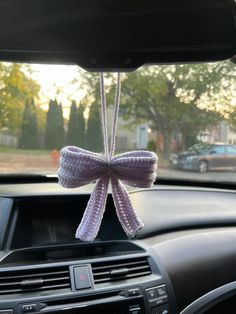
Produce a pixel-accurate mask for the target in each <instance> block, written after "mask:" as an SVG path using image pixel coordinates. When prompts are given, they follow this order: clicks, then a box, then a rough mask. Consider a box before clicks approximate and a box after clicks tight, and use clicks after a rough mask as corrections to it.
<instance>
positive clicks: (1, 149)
mask: <svg viewBox="0 0 236 314" xmlns="http://www.w3.org/2000/svg"><path fill="white" fill-rule="evenodd" d="M50 153H51V151H49V150H42V149H20V148H15V147H7V146H0V154H15V155H40V156H49V155H50Z"/></svg>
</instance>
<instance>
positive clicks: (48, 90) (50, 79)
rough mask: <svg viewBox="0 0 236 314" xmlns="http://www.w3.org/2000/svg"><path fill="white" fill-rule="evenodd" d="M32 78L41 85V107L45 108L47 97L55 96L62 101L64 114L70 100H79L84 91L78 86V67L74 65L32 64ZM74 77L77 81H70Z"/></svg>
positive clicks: (52, 97) (66, 111) (66, 112)
mask: <svg viewBox="0 0 236 314" xmlns="http://www.w3.org/2000/svg"><path fill="white" fill-rule="evenodd" d="M31 68H32V70H33V74H32V76H33V78H34V79H35V80H37V81H38V82H39V84H40V85H41V95H40V97H41V99H42V103H43V104H44V105H43V108H45V109H47V106H48V99H54V98H55V97H56V98H57V100H58V101H59V102H61V103H62V105H63V107H64V111H65V115H67V114H68V109H69V107H70V104H71V100H75V101H77V102H79V101H80V100H81V99H82V98H83V97H84V96H85V92H84V91H83V90H82V88H81V87H80V74H79V67H78V66H74V65H46V64H33V65H31ZM74 79H76V80H78V83H76V84H72V83H71V82H72V81H73V80H74Z"/></svg>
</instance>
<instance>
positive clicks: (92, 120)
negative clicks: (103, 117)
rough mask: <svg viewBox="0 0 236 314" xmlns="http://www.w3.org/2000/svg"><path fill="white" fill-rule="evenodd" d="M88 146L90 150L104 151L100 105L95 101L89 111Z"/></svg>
mask: <svg viewBox="0 0 236 314" xmlns="http://www.w3.org/2000/svg"><path fill="white" fill-rule="evenodd" d="M87 147H88V149H89V150H91V151H95V152H102V150H103V140H102V129H101V121H100V114H99V107H98V105H97V104H96V103H95V102H94V103H93V104H92V105H91V107H90V111H89V118H88V128H87Z"/></svg>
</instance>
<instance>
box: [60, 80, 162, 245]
mask: <svg viewBox="0 0 236 314" xmlns="http://www.w3.org/2000/svg"><path fill="white" fill-rule="evenodd" d="M101 94H102V122H103V136H104V151H105V154H104V155H102V154H98V153H93V152H90V151H87V150H84V149H81V148H78V147H75V146H68V147H65V148H63V149H62V150H61V156H60V167H59V171H58V177H59V184H60V185H61V186H63V187H65V188H77V187H80V186H83V185H86V184H89V183H91V182H94V181H96V185H95V187H94V190H93V192H92V194H91V196H90V199H89V202H88V204H87V207H86V210H85V212H84V215H83V218H82V221H81V223H80V225H79V227H78V229H77V231H76V238H79V239H81V240H83V241H93V240H94V239H95V238H96V236H97V234H98V231H99V228H100V225H101V222H102V218H103V214H104V210H105V205H106V200H107V194H108V186H109V182H111V187H112V196H113V200H114V204H115V207H116V212H117V216H118V218H119V221H120V223H121V225H122V227H123V229H124V231H125V232H126V234H127V235H128V236H130V237H133V236H134V235H135V234H136V233H137V232H138V231H139V230H140V229H142V228H143V223H142V221H141V220H140V218H139V217H138V216H137V215H136V214H135V211H134V209H133V206H132V204H131V201H130V198H129V195H128V192H127V190H126V188H125V185H124V184H123V183H122V182H124V183H125V184H128V185H130V186H134V187H140V188H149V187H151V186H152V184H153V183H154V181H155V180H156V173H157V159H158V158H157V155H156V154H155V153H153V152H149V151H132V152H127V153H124V154H120V155H116V156H113V153H114V149H115V134H116V126H117V119H118V109H119V98H120V75H119V74H118V84H117V90H116V100H115V105H114V117H113V130H112V137H111V150H110V152H109V147H108V137H107V120H106V102H105V92H104V82H103V75H102V74H101Z"/></svg>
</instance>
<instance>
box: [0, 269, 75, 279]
mask: <svg viewBox="0 0 236 314" xmlns="http://www.w3.org/2000/svg"><path fill="white" fill-rule="evenodd" d="M63 274H68V275H69V270H64V271H58V272H48V273H43V272H42V273H36V274H27V273H26V274H22V275H16V276H14V275H11V276H9V277H5V276H2V274H1V273H0V281H1V280H12V279H14V278H22V279H25V278H29V277H30V278H33V277H40V276H44V277H45V276H55V275H56V276H57V275H58V276H59V275H63Z"/></svg>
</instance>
